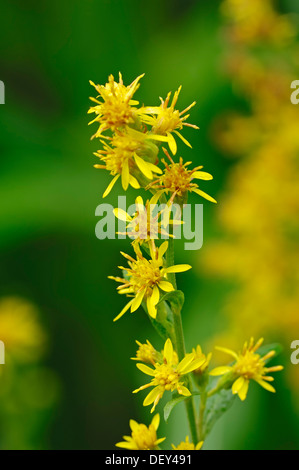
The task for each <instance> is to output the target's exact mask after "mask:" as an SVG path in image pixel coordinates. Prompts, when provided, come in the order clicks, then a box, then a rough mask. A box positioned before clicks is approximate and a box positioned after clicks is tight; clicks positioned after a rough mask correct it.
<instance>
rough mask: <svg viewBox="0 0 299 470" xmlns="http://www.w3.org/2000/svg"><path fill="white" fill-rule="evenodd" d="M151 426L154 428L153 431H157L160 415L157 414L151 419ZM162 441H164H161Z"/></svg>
mask: <svg viewBox="0 0 299 470" xmlns="http://www.w3.org/2000/svg"><path fill="white" fill-rule="evenodd" d="M151 424H152V426H153V427H154V429H155V430H156V431H157V429H158V427H159V424H160V415H159V413H157V414H156V415H155V416H154V417H153V419H152V422H151ZM163 440H164V439H163Z"/></svg>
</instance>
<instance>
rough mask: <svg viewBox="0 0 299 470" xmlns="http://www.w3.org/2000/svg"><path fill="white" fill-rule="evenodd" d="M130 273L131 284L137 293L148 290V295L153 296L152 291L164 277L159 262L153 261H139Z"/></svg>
mask: <svg viewBox="0 0 299 470" xmlns="http://www.w3.org/2000/svg"><path fill="white" fill-rule="evenodd" d="M132 271H133V272H132V273H130V275H131V277H130V283H131V285H132V286H133V288H134V291H135V292H138V291H139V290H140V289H141V288H143V289H144V288H146V290H147V294H151V289H152V288H153V287H154V286H155V285H156V284H158V282H159V281H161V279H162V276H161V272H160V268H159V266H158V264H157V262H155V261H153V260H149V261H148V260H146V259H139V260H137V261H136V263H134V266H133V267H132Z"/></svg>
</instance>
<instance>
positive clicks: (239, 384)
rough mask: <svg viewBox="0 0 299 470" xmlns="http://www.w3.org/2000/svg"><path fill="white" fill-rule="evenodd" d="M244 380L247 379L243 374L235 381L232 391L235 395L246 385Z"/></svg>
mask: <svg viewBox="0 0 299 470" xmlns="http://www.w3.org/2000/svg"><path fill="white" fill-rule="evenodd" d="M244 382H245V379H244V377H242V376H241V377H238V378H237V380H235V381H234V383H233V386H232V392H233V394H234V395H236V394H237V393H239V391H240V390H241V388H242V387H243V385H244Z"/></svg>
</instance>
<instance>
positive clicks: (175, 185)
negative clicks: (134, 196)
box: [148, 148, 217, 203]
mask: <svg viewBox="0 0 299 470" xmlns="http://www.w3.org/2000/svg"><path fill="white" fill-rule="evenodd" d="M163 150H164V153H165V155H166V156H167V157H168V159H169V160H170V165H169V164H168V163H167V162H166V161H165V160H162V161H163V163H164V165H165V170H164V173H163V174H162V175H161V176H160V177H159V179H157V180H155V181H153V182H152V183H150V184H149V185H148V188H154V189H156V190H157V193H156V194H155V197H154V201H157V200H158V199H159V197H160V196H161V195H162V194H163V193H166V194H168V193H169V192H170V193H171V194H172V197H171V201H173V200H174V198H175V197H176V196H178V197H180V198H184V197H185V196H186V194H187V193H188V192H190V193H191V192H194V193H196V194H199V196H202V197H204V198H205V199H207V200H208V201H211V202H215V203H216V202H217V201H215V199H214V198H212V197H211V196H209V195H208V194H206V193H205V192H203V191H201V189H199V188H198V185H197V184H196V183H193V180H194V179H200V180H204V181H210V180H212V179H213V176H212V175H210V174H209V173H206V172H205V171H200V170H201V169H202V168H203V167H202V166H198V167H196V168H194V169H193V170H188V168H187V167H188V166H189V165H190V163H191V162H187V163H183V159H182V158H181V157H180V162H179V163H175V162H174V161H173V159H172V158H171V156H170V155H169V153H168V152H167V150H165V149H164V148H163Z"/></svg>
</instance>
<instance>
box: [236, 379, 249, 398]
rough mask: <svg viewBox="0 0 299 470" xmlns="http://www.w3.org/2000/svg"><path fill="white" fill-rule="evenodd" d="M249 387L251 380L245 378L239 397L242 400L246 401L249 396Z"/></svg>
mask: <svg viewBox="0 0 299 470" xmlns="http://www.w3.org/2000/svg"><path fill="white" fill-rule="evenodd" d="M248 387H249V380H245V381H244V384H243V386H242V388H241V389H240V390H239V392H238V395H239V398H240V399H241V400H242V401H244V400H245V398H246V396H247V392H248Z"/></svg>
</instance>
